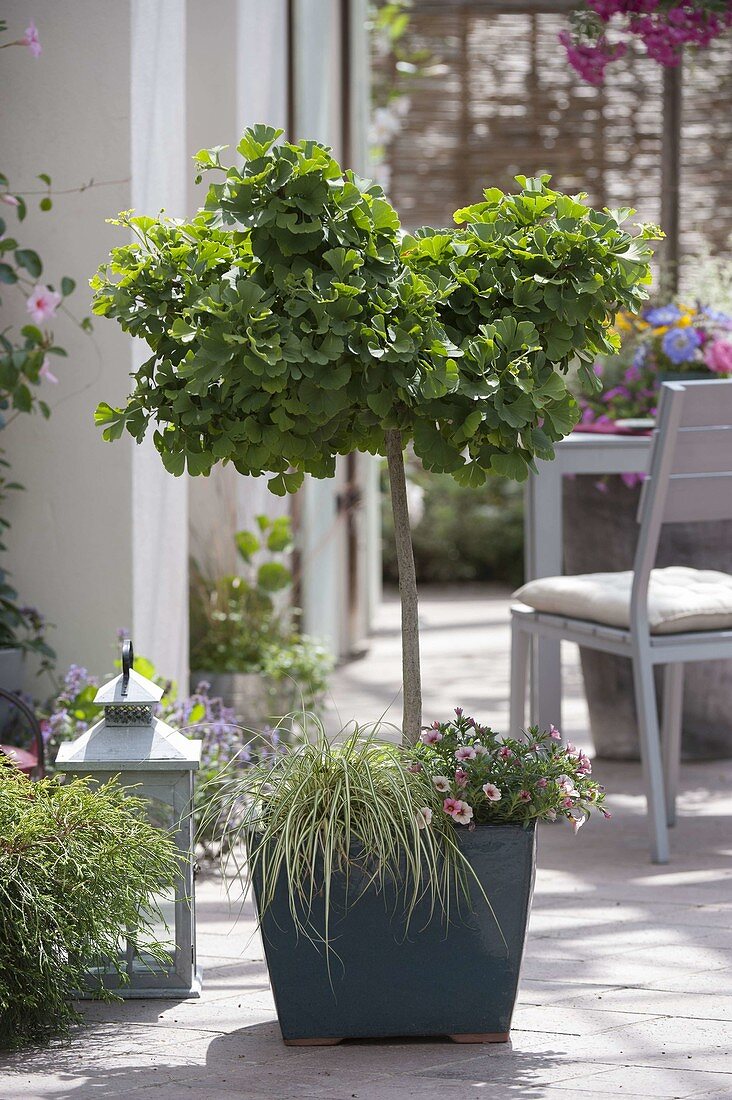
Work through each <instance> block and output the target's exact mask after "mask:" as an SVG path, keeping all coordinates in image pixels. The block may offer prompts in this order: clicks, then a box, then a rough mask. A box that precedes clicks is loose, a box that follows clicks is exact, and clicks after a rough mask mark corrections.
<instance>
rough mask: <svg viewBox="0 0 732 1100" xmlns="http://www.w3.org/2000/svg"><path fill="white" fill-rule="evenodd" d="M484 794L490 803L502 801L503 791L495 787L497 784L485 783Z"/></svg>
mask: <svg viewBox="0 0 732 1100" xmlns="http://www.w3.org/2000/svg"><path fill="white" fill-rule="evenodd" d="M483 794H484V795H485V796H486V798H487V799H488V801H489V802H500V801H501V791H500V789H499V788H498V787H497V786H496V785H495V783H484V784H483Z"/></svg>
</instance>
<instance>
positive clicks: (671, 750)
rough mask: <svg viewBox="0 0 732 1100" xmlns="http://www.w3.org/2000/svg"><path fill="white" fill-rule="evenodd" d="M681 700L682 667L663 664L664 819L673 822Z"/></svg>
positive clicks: (679, 740) (673, 823)
mask: <svg viewBox="0 0 732 1100" xmlns="http://www.w3.org/2000/svg"><path fill="white" fill-rule="evenodd" d="M683 702H684V666H683V665H682V664H672V665H666V667H665V668H664V670H663V707H662V710H661V722H662V727H661V745H662V751H663V772H664V781H665V787H666V821H667V823H668V824H669V825H675V824H676V792H677V790H678V786H679V763H680V760H681V720H682V713H681V712H682V708H683Z"/></svg>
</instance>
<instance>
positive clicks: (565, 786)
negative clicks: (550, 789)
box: [557, 775, 577, 798]
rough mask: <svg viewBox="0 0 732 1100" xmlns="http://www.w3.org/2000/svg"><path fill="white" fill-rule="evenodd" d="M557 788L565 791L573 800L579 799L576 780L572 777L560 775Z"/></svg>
mask: <svg viewBox="0 0 732 1100" xmlns="http://www.w3.org/2000/svg"><path fill="white" fill-rule="evenodd" d="M557 786H558V787H559V789H560V791H564V793H565V794H568V795H571V796H572V797H573V798H576V797H577V791H576V790H575V787H574V780H573V779H572V777H571V776H570V775H560V776H559V777H558V778H557Z"/></svg>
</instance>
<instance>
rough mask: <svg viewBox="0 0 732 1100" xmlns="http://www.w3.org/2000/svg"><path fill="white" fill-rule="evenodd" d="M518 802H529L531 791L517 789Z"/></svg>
mask: <svg viewBox="0 0 732 1100" xmlns="http://www.w3.org/2000/svg"><path fill="white" fill-rule="evenodd" d="M519 802H531V791H519Z"/></svg>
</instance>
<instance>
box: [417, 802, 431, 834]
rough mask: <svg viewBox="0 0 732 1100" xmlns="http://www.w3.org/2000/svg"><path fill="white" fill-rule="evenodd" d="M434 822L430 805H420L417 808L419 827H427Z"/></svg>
mask: <svg viewBox="0 0 732 1100" xmlns="http://www.w3.org/2000/svg"><path fill="white" fill-rule="evenodd" d="M431 824H432V810H431V809H430V808H429V806H420V808H419V809H418V810H417V828H418V829H426V828H427V826H428V825H431Z"/></svg>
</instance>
